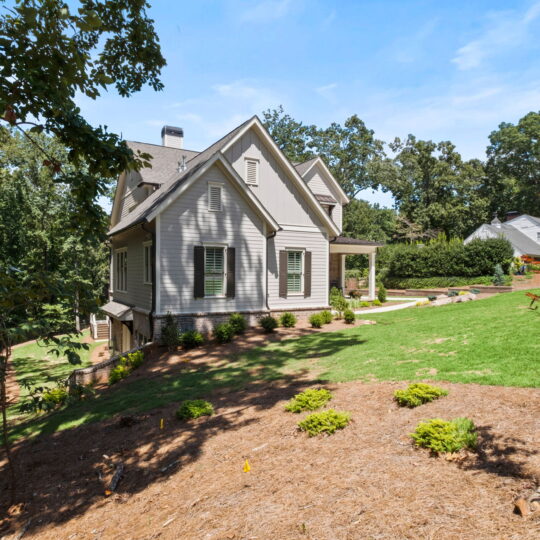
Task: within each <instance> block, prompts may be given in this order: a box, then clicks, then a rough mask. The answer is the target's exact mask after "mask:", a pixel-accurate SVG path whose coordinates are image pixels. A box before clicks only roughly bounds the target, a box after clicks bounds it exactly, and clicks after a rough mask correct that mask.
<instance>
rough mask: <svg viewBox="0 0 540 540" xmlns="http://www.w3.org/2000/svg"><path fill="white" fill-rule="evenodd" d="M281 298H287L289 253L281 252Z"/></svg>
mask: <svg viewBox="0 0 540 540" xmlns="http://www.w3.org/2000/svg"><path fill="white" fill-rule="evenodd" d="M279 296H280V297H281V298H287V252H286V251H280V252H279Z"/></svg>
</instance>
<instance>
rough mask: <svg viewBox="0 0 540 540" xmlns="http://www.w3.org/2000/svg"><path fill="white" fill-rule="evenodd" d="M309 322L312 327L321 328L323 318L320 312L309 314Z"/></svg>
mask: <svg viewBox="0 0 540 540" xmlns="http://www.w3.org/2000/svg"><path fill="white" fill-rule="evenodd" d="M309 324H311V326H312V327H313V328H322V325H323V318H322V316H321V314H320V313H314V314H313V315H311V316H310V318H309Z"/></svg>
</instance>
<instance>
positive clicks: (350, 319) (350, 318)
mask: <svg viewBox="0 0 540 540" xmlns="http://www.w3.org/2000/svg"><path fill="white" fill-rule="evenodd" d="M343 320H344V321H345V322H346V323H347V324H353V323H354V321H355V320H356V316H355V314H354V311H353V310H352V309H346V310H345V311H344V312H343Z"/></svg>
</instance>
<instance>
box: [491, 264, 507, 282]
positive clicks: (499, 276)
mask: <svg viewBox="0 0 540 540" xmlns="http://www.w3.org/2000/svg"><path fill="white" fill-rule="evenodd" d="M504 284H505V275H504V272H503V269H502V266H501V265H500V264H496V265H495V271H494V273H493V285H497V286H501V285H504Z"/></svg>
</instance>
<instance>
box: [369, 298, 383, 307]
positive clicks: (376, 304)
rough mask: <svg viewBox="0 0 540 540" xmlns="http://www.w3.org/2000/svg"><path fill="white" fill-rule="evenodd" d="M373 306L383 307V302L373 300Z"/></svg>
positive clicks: (376, 299)
mask: <svg viewBox="0 0 540 540" xmlns="http://www.w3.org/2000/svg"><path fill="white" fill-rule="evenodd" d="M371 305H372V306H382V302H381V301H380V300H379V299H378V298H375V300H373V302H371Z"/></svg>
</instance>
